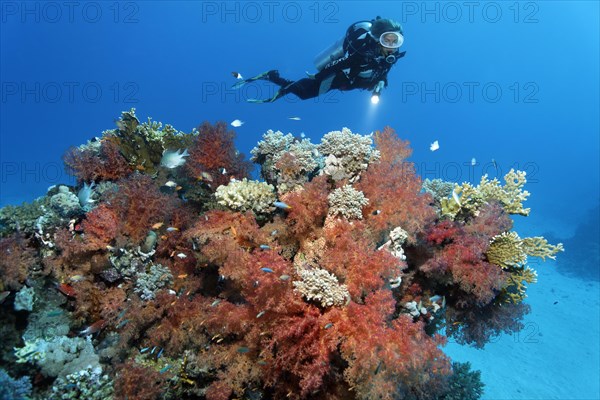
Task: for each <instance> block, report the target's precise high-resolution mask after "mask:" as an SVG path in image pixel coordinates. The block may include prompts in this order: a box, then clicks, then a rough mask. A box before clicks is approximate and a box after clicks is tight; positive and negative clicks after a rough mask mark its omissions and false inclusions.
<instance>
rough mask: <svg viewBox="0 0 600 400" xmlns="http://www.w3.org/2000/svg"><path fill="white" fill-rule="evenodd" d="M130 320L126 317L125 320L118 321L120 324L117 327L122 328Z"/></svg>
mask: <svg viewBox="0 0 600 400" xmlns="http://www.w3.org/2000/svg"><path fill="white" fill-rule="evenodd" d="M128 322H129V320H128V319H124V320H123V321H121V322H119V323H118V324H117V325H116V326H115V328H116V329H121V328H122V327H124V326H125V325H127V323H128Z"/></svg>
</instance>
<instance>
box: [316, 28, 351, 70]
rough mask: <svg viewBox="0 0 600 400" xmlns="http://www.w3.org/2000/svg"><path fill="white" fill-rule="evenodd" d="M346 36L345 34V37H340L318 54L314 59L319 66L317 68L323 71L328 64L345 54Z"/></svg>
mask: <svg viewBox="0 0 600 400" xmlns="http://www.w3.org/2000/svg"><path fill="white" fill-rule="evenodd" d="M345 38H346V37H345V36H344V37H343V38H339V39H338V40H337V41H335V43H333V44H332V45H330V46H329V47H327V48H326V49H324V50H323V51H321V52H320V53H319V54H317V56H316V57H315V60H314V63H315V67H316V68H317V70H319V71H322V70H323V68H325V66H326V65H327V64H329V63H330V62H332V61H335V60H338V59H340V58H342V57H343V56H344V39H345Z"/></svg>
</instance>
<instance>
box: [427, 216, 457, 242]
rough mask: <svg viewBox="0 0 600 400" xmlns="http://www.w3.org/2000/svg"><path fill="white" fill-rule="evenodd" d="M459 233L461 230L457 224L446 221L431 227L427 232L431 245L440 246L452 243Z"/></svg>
mask: <svg viewBox="0 0 600 400" xmlns="http://www.w3.org/2000/svg"><path fill="white" fill-rule="evenodd" d="M458 232H459V228H458V226H457V225H456V223H455V222H453V221H449V220H444V221H442V222H439V223H437V224H435V225H433V226H431V227H430V228H429V229H428V231H427V236H426V238H427V241H429V242H430V243H434V244H437V245H440V244H443V243H448V242H451V241H452V237H454V236H455V235H456V234H457V233H458Z"/></svg>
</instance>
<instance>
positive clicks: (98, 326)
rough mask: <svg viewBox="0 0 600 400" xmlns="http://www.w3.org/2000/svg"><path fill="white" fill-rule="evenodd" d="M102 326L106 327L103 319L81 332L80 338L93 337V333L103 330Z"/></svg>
mask: <svg viewBox="0 0 600 400" xmlns="http://www.w3.org/2000/svg"><path fill="white" fill-rule="evenodd" d="M104 325H106V321H105V320H103V319H99V320H98V321H96V322H94V323H93V324H91V325H90V326H88V327H87V328H85V329H83V330H81V331H80V332H79V334H80V335H81V336H87V335H93V334H94V333H97V332H100V330H102V328H104Z"/></svg>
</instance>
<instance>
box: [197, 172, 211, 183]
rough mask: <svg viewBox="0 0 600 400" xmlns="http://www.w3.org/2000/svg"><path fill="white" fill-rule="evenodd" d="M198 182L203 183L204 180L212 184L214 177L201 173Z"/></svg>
mask: <svg viewBox="0 0 600 400" xmlns="http://www.w3.org/2000/svg"><path fill="white" fill-rule="evenodd" d="M198 180H201V181H202V180H204V181H208V182H212V181H213V177H212V175H211V174H209V173H208V172H205V171H202V172H201V173H200V176H199V177H198Z"/></svg>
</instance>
